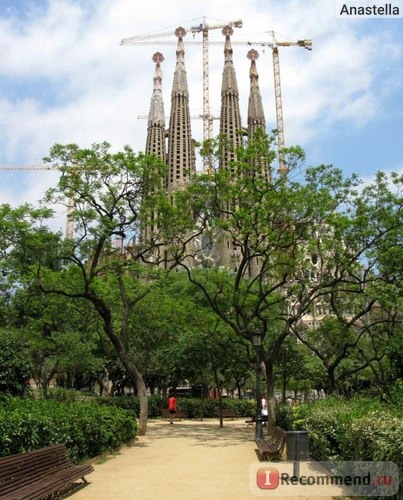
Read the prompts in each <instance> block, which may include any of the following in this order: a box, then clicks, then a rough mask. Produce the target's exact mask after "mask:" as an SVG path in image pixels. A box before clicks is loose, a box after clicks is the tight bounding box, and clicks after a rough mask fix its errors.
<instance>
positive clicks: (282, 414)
mask: <svg viewBox="0 0 403 500" xmlns="http://www.w3.org/2000/svg"><path fill="white" fill-rule="evenodd" d="M275 411H276V425H278V426H279V427H282V428H283V429H284V430H286V431H290V430H292V428H293V408H292V407H291V406H290V405H286V404H281V403H279V404H276V407H275Z"/></svg>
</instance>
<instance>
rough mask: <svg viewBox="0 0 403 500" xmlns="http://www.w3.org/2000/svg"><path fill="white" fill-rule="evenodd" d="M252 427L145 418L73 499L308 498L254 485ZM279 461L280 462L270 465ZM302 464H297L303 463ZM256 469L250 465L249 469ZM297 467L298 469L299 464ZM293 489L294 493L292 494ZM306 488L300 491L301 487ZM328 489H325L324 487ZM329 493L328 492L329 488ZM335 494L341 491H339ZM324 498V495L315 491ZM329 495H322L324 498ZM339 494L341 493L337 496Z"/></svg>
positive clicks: (98, 465)
mask: <svg viewBox="0 0 403 500" xmlns="http://www.w3.org/2000/svg"><path fill="white" fill-rule="evenodd" d="M254 432H255V431H254V429H253V428H251V427H247V426H246V425H245V423H244V419H240V420H236V421H231V420H229V421H225V422H224V428H222V429H220V428H219V425H218V420H217V419H211V420H210V419H209V420H205V421H193V420H183V421H180V422H175V423H174V424H173V425H170V424H169V423H168V422H166V421H161V420H158V421H150V422H149V424H148V432H147V436H140V437H139V438H138V439H136V440H135V442H134V444H133V445H132V446H130V447H125V448H122V449H121V450H120V452H119V453H118V454H116V455H111V456H109V457H108V458H107V459H105V460H103V461H102V460H101V461H99V462H98V463H95V464H94V469H95V471H94V472H93V473H91V474H89V475H88V477H87V479H88V481H89V484H88V485H86V486H84V487H83V488H82V489H80V490H78V491H76V492H75V493H74V494H72V495H71V496H70V498H71V499H72V500H79V499H84V500H135V499H141V500H157V499H163V500H165V499H167V500H168V499H169V500H185V499H186V500H198V499H200V500H201V499H209V500H214V499H217V500H244V499H245V500H247V499H252V498H257V497H258V496H264V497H268V496H270V497H273V496H274V497H277V498H289V499H291V498H298V500H303V499H304V498H305V499H308V498H313V496H311V495H308V496H307V495H305V494H303V496H295V495H299V494H301V492H300V491H299V490H298V488H299V486H294V487H293V490H292V491H293V495H294V496H293V497H290V496H287V497H285V496H282V495H281V492H280V488H278V489H277V490H260V491H259V490H257V488H256V487H254V484H255V483H254V478H255V476H252V479H251V486H250V475H251V472H250V470H251V468H252V469H253V468H254V467H255V468H256V467H257V468H258V467H259V466H260V465H263V466H266V464H267V462H264V463H261V464H259V461H258V458H257V455H256V451H255V443H254ZM274 465H280V464H274ZM302 465H303V464H301V467H302ZM254 470H255V469H254ZM301 471H302V468H301ZM294 490H295V493H294ZM304 493H305V492H304ZM326 493H327V492H326ZM329 493H330V492H329ZM339 495H340V493H339ZM315 498H316V499H318V500H320V499H321V498H322V500H324V498H325V497H318V496H315ZM331 498H332V497H331V496H327V497H326V500H330V499H331ZM339 498H340V497H339Z"/></svg>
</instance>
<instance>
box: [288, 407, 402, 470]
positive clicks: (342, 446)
mask: <svg viewBox="0 0 403 500" xmlns="http://www.w3.org/2000/svg"><path fill="white" fill-rule="evenodd" d="M293 417H294V428H296V429H304V430H307V431H308V433H309V437H310V453H311V456H312V458H313V459H314V460H337V461H350V460H351V461H360V460H362V461H373V460H376V461H392V462H395V463H396V464H397V465H398V467H399V468H400V469H401V467H402V466H403V459H402V457H403V441H402V439H401V436H402V435H403V421H402V419H401V408H399V407H398V406H394V405H386V404H384V403H381V402H380V401H377V400H373V399H369V398H355V399H351V400H348V401H343V400H340V399H337V398H328V399H325V400H323V401H320V402H316V403H314V404H308V405H301V406H296V407H293Z"/></svg>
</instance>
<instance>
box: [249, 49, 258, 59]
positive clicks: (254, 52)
mask: <svg viewBox="0 0 403 500" xmlns="http://www.w3.org/2000/svg"><path fill="white" fill-rule="evenodd" d="M246 57H247V58H248V59H250V60H251V61H256V59H258V58H259V52H258V51H257V50H255V49H251V50H250V51H249V52H248V54H247V56H246Z"/></svg>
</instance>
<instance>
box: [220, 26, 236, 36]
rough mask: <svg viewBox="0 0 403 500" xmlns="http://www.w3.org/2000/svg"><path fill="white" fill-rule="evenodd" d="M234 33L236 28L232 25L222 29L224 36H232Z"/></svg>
mask: <svg viewBox="0 0 403 500" xmlns="http://www.w3.org/2000/svg"><path fill="white" fill-rule="evenodd" d="M233 33H234V30H233V28H232V27H231V26H225V28H223V30H222V34H223V35H224V36H231V35H232V34H233Z"/></svg>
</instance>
